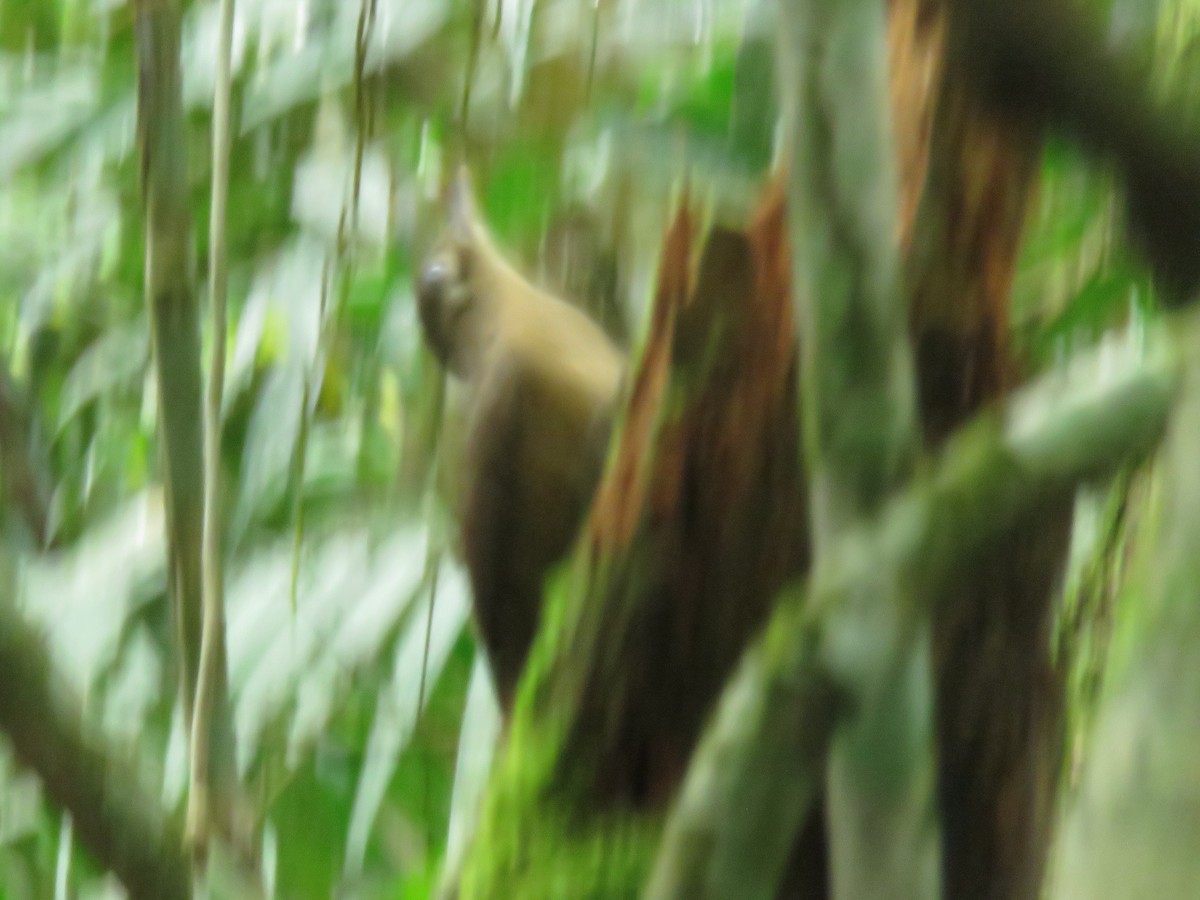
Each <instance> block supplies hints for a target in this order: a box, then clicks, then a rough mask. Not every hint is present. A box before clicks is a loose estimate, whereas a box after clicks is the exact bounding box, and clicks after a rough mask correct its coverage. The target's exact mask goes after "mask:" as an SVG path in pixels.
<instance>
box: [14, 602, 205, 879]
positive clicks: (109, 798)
mask: <svg viewBox="0 0 1200 900" xmlns="http://www.w3.org/2000/svg"><path fill="white" fill-rule="evenodd" d="M0 671H2V672H4V689H3V690H0V728H2V729H3V730H4V732H5V734H7V735H8V737H9V739H10V740H11V741H12V745H13V749H14V750H15V751H16V755H17V757H18V759H20V760H21V762H22V763H24V764H25V765H27V766H29V767H30V768H31V769H33V770H34V771H35V772H37V774H38V775H39V776H40V777H41V779H42V785H43V788H44V790H45V792H46V794H47V796H48V797H49V798H50V800H51V801H52V802H53V803H54V804H55V805H56V806H58V807H59V808H61V809H64V810H67V811H68V812H70V814H71V818H72V821H73V830H74V833H75V835H76V836H78V838H79V840H80V841H81V842H82V844H83V846H84V847H86V848H87V850H88V852H89V853H90V854H91V855H92V857H93V858H94V859H95V860H96V862H97V863H99V864H100V865H102V866H104V867H106V868H109V869H111V870H112V871H113V872H114V873H115V874H116V875H117V877H118V878H120V879H121V881H122V883H124V885H125V888H126V889H127V890H128V891H129V895H130V896H131V897H132V898H134V900H175V898H179V900H185V898H188V897H191V895H192V890H191V873H190V871H189V867H188V861H187V858H186V857H185V856H184V854H183V852H182V849H181V848H182V835H181V834H180V833H179V830H178V827H177V825H176V823H174V822H173V821H172V820H171V819H169V818H168V817H167V816H166V814H165V813H164V812H163V810H162V809H161V808H160V807H159V806H158V804H157V802H156V801H155V800H154V797H153V795H152V794H150V793H148V792H147V790H146V787H145V786H144V785H143V784H141V783H140V782H139V779H138V774H137V768H136V767H135V766H134V765H133V764H132V763H131V762H130V760H129V758H128V756H127V754H124V753H114V752H112V751H110V750H108V749H106V748H105V746H104V744H103V742H102V741H101V740H100V738H99V736H98V735H96V734H93V733H91V732H89V731H88V730H87V729H86V728H85V727H84V726H83V719H82V713H81V710H80V706H79V702H78V700H77V699H76V698H75V697H74V696H72V695H71V693H70V691H69V690H68V689H67V688H66V686H65V683H64V682H63V680H62V678H61V677H60V676H59V675H58V674H57V673H56V672H54V671H53V669H52V667H51V664H50V660H49V658H48V656H47V654H46V651H45V650H44V648H43V647H42V645H41V643H40V637H39V635H38V634H37V632H36V631H34V630H33V629H32V628H31V627H30V626H29V625H28V624H27V623H26V622H25V621H24V620H23V619H22V617H21V616H20V615H19V614H18V612H17V611H16V610H15V609H14V608H13V606H12V604H11V601H9V600H7V599H5V600H0Z"/></svg>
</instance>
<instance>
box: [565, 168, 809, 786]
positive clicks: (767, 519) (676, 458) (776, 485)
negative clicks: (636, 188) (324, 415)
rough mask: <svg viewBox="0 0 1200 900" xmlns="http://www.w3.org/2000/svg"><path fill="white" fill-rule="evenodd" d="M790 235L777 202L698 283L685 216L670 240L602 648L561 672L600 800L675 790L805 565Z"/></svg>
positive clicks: (603, 532)
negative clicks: (727, 686) (714, 712)
mask: <svg viewBox="0 0 1200 900" xmlns="http://www.w3.org/2000/svg"><path fill="white" fill-rule="evenodd" d="M785 238H786V234H785V231H784V228H783V205H782V195H781V194H780V193H779V192H778V191H775V190H772V192H771V193H770V194H769V195H768V197H767V199H766V201H765V202H764V205H763V207H762V210H761V212H760V214H759V215H758V217H757V218H756V220H755V221H754V222H753V223H752V224H751V225H750V227H749V228H748V229H746V230H745V231H742V230H735V229H726V228H717V229H715V230H714V231H713V232H712V233H711V234H710V235H709V236H708V238H707V239H706V241H705V243H704V249H703V252H702V254H701V258H700V261H699V266H698V270H697V271H696V274H695V277H694V278H693V277H692V276H691V275H690V271H691V266H690V257H691V252H690V248H691V246H692V242H693V240H694V236H693V233H692V225H691V222H690V218H689V215H688V213H687V212H686V210H685V211H684V212H683V213H681V214H680V217H679V219H678V220H677V221H676V223H675V224H674V226H673V227H672V229H671V231H670V233H669V234H668V237H667V240H666V242H665V249H664V256H663V262H662V277H661V283H660V289H659V292H658V296H657V298H656V305H655V309H654V312H653V317H654V318H653V325H652V328H651V334H650V338H649V346H648V347H647V348H646V350H645V353H644V355H643V358H642V363H641V368H640V369H639V370H638V371H637V372H636V373H635V376H634V382H633V387H632V395H631V399H630V403H629V407H628V413H627V417H626V420H625V424H624V428H623V430H622V432H621V434H620V436H619V438H618V446H619V450H618V454H617V458H616V460H615V463H614V465H613V466H612V468H611V470H610V472H609V476H608V478H607V479H606V481H605V483H604V485H603V486H602V488H601V492H600V494H599V496H598V498H597V503H596V505H595V507H594V510H593V516H592V519H591V526H590V534H589V539H590V545H591V551H592V553H593V557H594V559H595V560H596V561H597V562H596V565H597V568H598V569H599V570H600V571H601V572H603V573H604V574H605V577H603V578H601V579H597V580H596V581H595V582H594V588H593V589H592V590H593V595H592V596H588V597H587V598H586V599H585V600H584V602H583V608H584V609H585V610H586V612H585V613H584V615H585V617H589V616H590V617H593V618H592V621H590V622H585V624H584V625H583V627H582V629H581V633H583V634H587V635H589V636H590V638H589V642H590V643H591V648H589V650H590V652H587V653H582V654H581V653H572V654H571V657H570V660H569V663H570V666H571V667H573V671H570V672H567V671H564V672H563V673H561V677H562V679H563V680H564V683H569V684H570V685H571V690H572V691H573V692H575V697H576V698H577V699H578V710H579V714H578V716H577V717H576V719H575V721H574V723H573V725H572V727H571V730H570V736H569V737H568V745H569V749H568V752H567V753H566V754H565V755H564V760H566V761H570V763H571V768H572V769H576V771H577V772H580V771H585V772H586V773H587V775H586V777H587V778H588V779H590V780H591V783H592V790H593V791H594V799H595V800H597V801H598V802H600V803H601V804H608V803H613V802H617V803H629V802H632V803H634V804H643V803H650V804H652V805H657V804H659V803H661V802H662V801H664V800H666V799H667V798H669V797H670V796H671V795H672V793H673V792H674V789H675V787H676V786H677V785H678V781H679V779H680V777H681V776H682V774H683V770H684V766H685V765H686V763H687V759H688V756H689V754H690V752H691V749H692V746H693V745H694V743H695V740H696V738H697V736H698V734H699V730H700V727H701V725H702V724H703V720H704V717H705V715H706V714H707V713H708V711H709V710H710V708H711V706H712V703H713V701H714V699H715V698H716V696H717V693H718V691H719V690H720V688H721V686H722V685H723V684H724V682H725V679H726V677H727V676H728V674H729V672H730V671H731V669H732V667H733V665H734V663H735V662H736V661H737V660H738V658H739V657H740V655H741V652H742V650H743V649H744V648H745V645H746V643H747V641H748V640H749V638H750V636H751V635H752V634H753V633H754V631H755V630H756V629H757V628H758V627H759V626H760V625H761V624H762V622H763V621H764V620H765V617H766V614H767V611H768V609H769V607H770V604H771V603H772V601H773V600H774V597H775V594H776V593H777V591H778V589H779V587H780V586H781V585H782V584H783V582H784V581H785V580H786V579H787V578H788V577H789V576H791V575H794V574H796V573H797V572H799V571H802V569H803V568H804V566H805V565H806V564H807V558H806V557H807V540H806V538H805V518H804V516H805V505H804V483H803V477H802V473H801V472H800V464H799V459H800V453H799V443H798V442H799V424H798V422H797V420H796V412H795V411H796V407H797V401H796V393H795V392H796V380H795V375H796V360H795V338H794V331H793V327H792V321H791V309H790V303H789V299H788V291H787V285H788V282H787V271H788V259H787V251H786V244H785ZM595 594H599V596H596V595H595ZM581 660H586V662H585V663H584V666H585V667H583V668H581V667H580V661H581ZM564 662H568V660H564ZM564 668H565V667H564ZM585 760H586V762H584V761H585ZM580 763H582V765H580Z"/></svg>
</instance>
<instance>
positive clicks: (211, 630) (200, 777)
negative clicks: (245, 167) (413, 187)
mask: <svg viewBox="0 0 1200 900" xmlns="http://www.w3.org/2000/svg"><path fill="white" fill-rule="evenodd" d="M233 14H234V0H221V4H220V9H219V13H218V15H219V19H218V27H217V66H216V86H215V89H214V94H213V122H212V132H213V139H212V214H211V217H210V220H209V247H208V252H209V269H208V284H209V295H210V301H211V304H212V310H211V312H212V335H213V337H212V341H213V343H212V360H211V362H210V366H209V374H208V391H207V395H206V404H205V410H204V413H205V417H204V421H205V429H204V439H205V440H204V457H205V460H204V461H205V474H204V531H203V540H202V553H203V579H202V586H203V604H204V608H203V629H202V634H201V643H200V669H199V672H198V673H197V682H196V703H195V708H194V710H193V717H192V734H191V739H192V768H191V789H190V792H189V794H188V826H187V830H188V838H189V840H190V841H191V842H192V844H193V846H194V847H196V848H197V849H200V848H203V847H204V846H205V845H206V844H207V841H208V834H209V830H210V816H211V813H212V802H211V797H210V791H211V787H212V785H211V782H210V759H211V752H210V751H211V749H212V742H213V740H214V734H213V730H212V720H213V704H214V702H215V700H216V698H217V696H218V695H219V694H220V693H221V691H222V687H223V684H224V681H225V675H224V667H225V596H224V579H223V568H222V558H221V533H222V528H221V523H222V516H221V490H220V488H221V399H222V393H223V389H224V384H225V329H226V322H225V320H226V302H227V295H228V281H229V279H228V238H227V234H226V218H227V216H228V206H229V155H230V143H231V135H230V99H231V94H232V78H231V73H230V69H231V66H232V61H231V58H232V53H233V50H232V48H233Z"/></svg>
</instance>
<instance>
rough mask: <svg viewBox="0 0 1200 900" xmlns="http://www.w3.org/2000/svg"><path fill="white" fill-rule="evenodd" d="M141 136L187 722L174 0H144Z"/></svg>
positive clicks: (199, 439)
mask: <svg viewBox="0 0 1200 900" xmlns="http://www.w3.org/2000/svg"><path fill="white" fill-rule="evenodd" d="M136 14H137V18H136V23H135V29H136V37H137V48H138V137H139V142H140V149H141V169H142V171H141V175H142V192H143V204H144V212H145V218H146V221H145V231H146V270H145V284H146V300H147V305H148V306H149V311H150V322H151V332H152V338H153V346H154V362H155V369H156V374H157V381H158V404H159V433H160V447H161V456H162V464H163V470H164V471H163V476H164V494H165V499H166V512H167V543H168V546H169V548H170V560H169V563H170V569H171V571H170V577H169V583H170V586H171V588H172V603H173V608H174V612H175V617H176V628H177V634H178V652H179V666H180V683H181V688H182V701H183V706H184V714H185V717H186V720H187V721H188V722H189V723H190V722H191V716H192V707H193V702H194V700H195V694H196V679H197V672H198V670H199V665H200V630H201V599H200V591H201V586H200V580H201V576H200V543H201V537H200V534H201V522H202V518H203V492H204V487H203V485H204V467H203V457H202V451H201V448H202V446H203V435H202V418H201V399H200V397H201V388H200V325H199V311H198V308H197V304H196V298H195V293H194V291H193V286H192V275H193V247H192V235H191V210H190V209H189V205H188V185H187V163H186V158H185V155H186V145H185V141H184V120H183V108H182V107H183V103H182V96H181V73H180V67H179V42H180V19H179V5H178V3H177V2H175V0H139V2H138V4H137V8H136Z"/></svg>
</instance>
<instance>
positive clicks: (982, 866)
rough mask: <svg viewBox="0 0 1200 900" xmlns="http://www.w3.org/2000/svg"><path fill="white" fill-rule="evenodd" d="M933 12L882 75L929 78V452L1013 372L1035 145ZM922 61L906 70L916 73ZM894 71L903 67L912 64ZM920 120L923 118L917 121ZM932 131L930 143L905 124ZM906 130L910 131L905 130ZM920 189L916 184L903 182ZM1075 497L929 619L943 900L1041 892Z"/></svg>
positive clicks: (910, 98)
mask: <svg viewBox="0 0 1200 900" xmlns="http://www.w3.org/2000/svg"><path fill="white" fill-rule="evenodd" d="M941 12H942V11H941V9H940V4H937V3H933V2H930V0H893V3H892V15H893V20H894V21H895V20H905V21H908V22H909V23H912V24H913V27H911V28H899V27H897V28H894V29H893V31H892V38H893V40H894V41H896V42H897V43H894V44H893V46H892V52H893V54H894V64H893V77H894V78H895V79H897V80H900V81H904V80H905V79H906V77H907V76H906V72H907V73H908V75H911V73H912V72H913V71H915V70H917V69H921V68H924V69H929V70H933V71H936V72H938V73H939V74H938V77H937V78H936V80H934V81H932V82H931V83H930V84H929V86H928V87H929V90H928V92H926V93H924V94H922V92H921V91H919V90H915V89H913V85H912V82H911V80H909V83H908V87H907V88H896V87H895V86H894V91H893V96H894V97H899V96H903V97H905V98H906V102H908V103H912V104H914V105H915V107H916V110H915V111H914V110H913V109H907V110H906V109H901V110H898V112H897V122H898V124H899V125H900V126H901V127H900V129H899V130H898V133H897V140H898V146H899V154H900V158H901V160H905V159H909V160H920V161H921V162H920V163H919V164H911V165H908V166H904V165H902V172H903V175H904V177H905V179H906V181H905V183H904V184H903V185H902V187H901V194H902V196H905V197H910V198H914V197H918V196H919V197H920V198H921V199H920V202H919V204H914V205H913V208H912V212H913V219H912V221H911V222H904V221H902V223H901V228H900V232H901V235H902V240H903V241H904V242H905V245H906V247H907V249H908V257H907V284H906V290H907V294H908V298H909V304H910V312H911V317H910V322H911V330H912V337H913V342H914V346H915V350H916V356H917V380H918V390H919V399H920V409H921V416H922V422H923V426H924V430H925V436H926V442H927V446H928V447H929V448H930V449H931V450H936V449H937V448H938V447H939V446H940V445H941V443H942V442H943V441H944V439H945V438H946V437H948V436H949V434H950V433H951V432H952V431H953V430H954V429H955V428H957V427H958V426H959V425H960V424H962V423H963V421H965V420H966V419H967V418H968V417H969V416H971V415H973V414H974V413H976V412H977V411H979V410H980V409H981V408H983V407H985V406H987V405H989V404H993V403H996V402H1002V401H1003V398H1004V396H1005V392H1006V391H1007V389H1008V388H1009V386H1010V385H1011V384H1012V383H1013V382H1014V381H1016V380H1019V379H1020V377H1021V375H1022V373H1021V371H1020V366H1019V365H1018V363H1017V361H1016V360H1014V358H1013V354H1012V351H1011V349H1010V347H1009V344H1008V332H1009V319H1008V306H1009V298H1010V292H1011V286H1012V279H1013V273H1014V270H1015V267H1016V261H1017V254H1018V250H1019V245H1020V237H1021V232H1022V228H1023V225H1024V221H1025V216H1026V211H1027V209H1028V206H1029V203H1030V200H1031V198H1032V196H1033V194H1034V191H1035V186H1036V173H1037V165H1038V160H1039V155H1040V140H1039V135H1038V134H1037V133H1036V132H1034V131H1031V130H1028V129H1017V128H1015V127H1013V126H1012V125H1011V124H1009V123H1005V122H1003V121H1000V120H998V119H997V118H996V117H995V116H994V115H991V114H989V113H987V112H986V111H985V110H984V109H983V107H982V106H981V105H980V104H979V103H978V102H977V101H976V99H975V98H974V97H973V96H972V95H970V94H969V93H968V92H967V90H966V89H965V88H964V86H963V79H962V77H961V75H960V74H959V73H957V72H955V71H953V70H952V69H949V68H947V67H946V66H945V65H943V64H942V62H941V61H940V60H933V61H931V60H930V56H931V55H940V54H941V52H942V44H941V35H942V33H943V26H942V21H941V19H942V16H941ZM914 59H918V60H921V65H919V66H918V65H914V64H912V63H911V61H912V60H914ZM896 60H900V61H903V60H909V61H910V64H909V65H908V66H907V67H906V66H905V65H903V64H901V63H899V62H896ZM927 110H928V111H927ZM924 121H929V122H930V123H931V128H930V129H929V130H928V131H925V130H924V129H922V128H920V127H918V125H916V124H913V123H921V122H924ZM905 123H908V127H907V129H906V128H905ZM914 179H917V180H916V181H914ZM1070 512H1071V500H1070V497H1048V498H1046V503H1045V505H1044V506H1043V507H1042V508H1041V509H1040V510H1038V511H1037V512H1036V513H1035V514H1033V515H1031V516H1029V517H1028V518H1027V520H1026V521H1024V522H1022V524H1021V527H1019V528H1017V529H1014V530H1013V531H1012V532H1011V534H1010V535H1009V536H1008V537H1007V538H1006V539H1005V540H1003V541H999V542H997V543H996V544H995V545H994V546H993V547H991V548H989V549H988V550H987V551H986V552H985V553H983V554H982V555H981V556H980V557H979V558H978V559H975V560H971V561H968V562H967V563H966V564H964V566H963V567H962V571H961V576H960V578H959V579H958V580H957V583H956V585H955V587H954V588H953V589H951V590H950V591H949V592H948V593H947V595H946V597H945V598H944V599H943V602H942V603H941V604H940V606H939V607H938V609H937V613H936V616H935V620H934V654H935V660H934V662H935V671H936V678H937V687H936V700H937V740H938V753H939V787H938V805H939V812H940V815H941V820H942V827H943V844H944V847H943V891H944V894H945V896H947V897H966V898H971V897H996V898H1034V897H1037V896H1038V895H1039V891H1040V886H1041V881H1042V875H1043V871H1044V867H1045V853H1046V848H1047V845H1048V843H1049V832H1050V815H1051V811H1052V805H1053V799H1054V787H1055V783H1056V778H1057V770H1058V760H1059V757H1060V755H1061V750H1060V747H1061V735H1062V684H1061V678H1060V676H1059V673H1058V672H1056V671H1055V669H1054V667H1053V665H1052V663H1051V658H1050V627H1051V615H1052V601H1053V599H1054V596H1055V593H1056V590H1057V587H1058V582H1059V577H1060V575H1061V571H1062V566H1063V562H1064V559H1065V554H1066V549H1067V543H1068V537H1069V533H1070Z"/></svg>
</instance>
